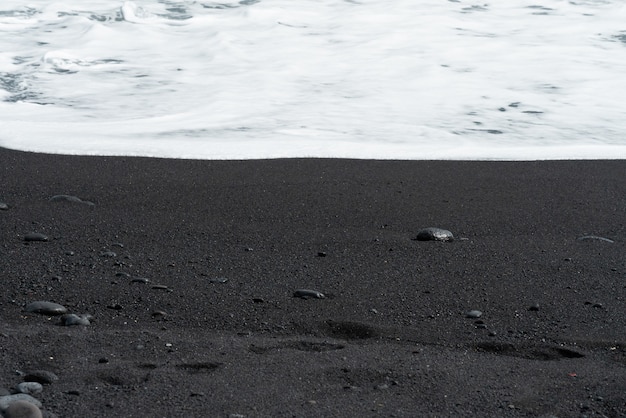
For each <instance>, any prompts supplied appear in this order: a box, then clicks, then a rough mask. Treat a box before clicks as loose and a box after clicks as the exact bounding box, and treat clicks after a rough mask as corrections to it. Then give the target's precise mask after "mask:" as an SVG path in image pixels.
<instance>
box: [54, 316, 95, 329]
mask: <svg viewBox="0 0 626 418" xmlns="http://www.w3.org/2000/svg"><path fill="white" fill-rule="evenodd" d="M91 319H93V317H92V316H91V315H89V314H81V315H76V314H73V313H72V314H65V315H63V316H61V325H63V326H66V327H68V326H71V325H90V324H91V322H90V320H91Z"/></svg>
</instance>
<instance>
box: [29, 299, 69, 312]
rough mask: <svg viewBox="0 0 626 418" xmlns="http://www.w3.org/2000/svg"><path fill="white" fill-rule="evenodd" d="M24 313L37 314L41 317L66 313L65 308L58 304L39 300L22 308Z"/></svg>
mask: <svg viewBox="0 0 626 418" xmlns="http://www.w3.org/2000/svg"><path fill="white" fill-rule="evenodd" d="M24 310H25V311H26V312H31V313H38V314H42V315H63V314H64V313H67V308H66V307H65V306H63V305H59V304H58V303H54V302H48V301H45V300H39V301H36V302H31V303H29V304H28V305H26V306H25V307H24Z"/></svg>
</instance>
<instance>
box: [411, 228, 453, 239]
mask: <svg viewBox="0 0 626 418" xmlns="http://www.w3.org/2000/svg"><path fill="white" fill-rule="evenodd" d="M415 239H416V240H417V241H448V242H449V241H453V240H454V236H453V235H452V232H450V231H448V230H447V229H441V228H433V227H431V228H424V229H422V230H420V231H418V232H417V236H416V237H415Z"/></svg>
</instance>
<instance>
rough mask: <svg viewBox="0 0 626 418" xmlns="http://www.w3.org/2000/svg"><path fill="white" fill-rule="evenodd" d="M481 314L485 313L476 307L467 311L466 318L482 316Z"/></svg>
mask: <svg viewBox="0 0 626 418" xmlns="http://www.w3.org/2000/svg"><path fill="white" fill-rule="evenodd" d="M481 316H483V313H482V312H481V311H478V310H476V309H474V310H471V311H467V312H466V313H465V317H466V318H480V317H481Z"/></svg>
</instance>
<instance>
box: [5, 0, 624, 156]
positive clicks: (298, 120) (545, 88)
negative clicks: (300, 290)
mask: <svg viewBox="0 0 626 418" xmlns="http://www.w3.org/2000/svg"><path fill="white" fill-rule="evenodd" d="M0 146H4V147H9V148H15V149H20V150H30V151H39V152H51V153H67V154H91V155H142V156H158V157H176V158H198V159H253V158H279V157H348V158H380V159H479V160H485V159H508V160H527V159H530V160H536V159H573V158H588V159H600V158H618V159H625V158H626V2H624V1H623V0H571V1H568V0H506V1H487V0H480V1H479V0H385V1H382V0H297V1H296V0H218V1H211V0H178V1H174V0H135V1H122V0H61V1H50V0H31V1H23V0H2V2H0Z"/></svg>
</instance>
